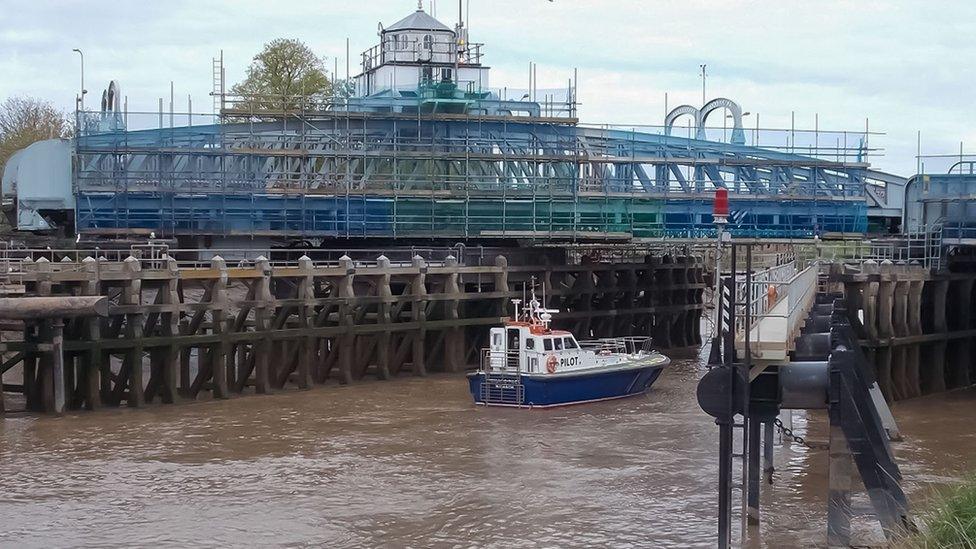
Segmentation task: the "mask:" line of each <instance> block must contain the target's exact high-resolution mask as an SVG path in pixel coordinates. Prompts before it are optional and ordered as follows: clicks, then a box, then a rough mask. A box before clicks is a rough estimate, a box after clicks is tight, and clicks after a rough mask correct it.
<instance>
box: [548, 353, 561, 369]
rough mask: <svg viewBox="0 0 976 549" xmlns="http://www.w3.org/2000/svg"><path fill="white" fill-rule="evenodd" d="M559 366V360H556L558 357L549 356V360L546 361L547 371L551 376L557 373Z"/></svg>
mask: <svg viewBox="0 0 976 549" xmlns="http://www.w3.org/2000/svg"><path fill="white" fill-rule="evenodd" d="M557 364H559V359H557V358H556V355H549V358H547V359H546V371H547V372H549V373H550V374H554V373H556V365H557Z"/></svg>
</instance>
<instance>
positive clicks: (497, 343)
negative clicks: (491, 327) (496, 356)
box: [491, 332, 502, 347]
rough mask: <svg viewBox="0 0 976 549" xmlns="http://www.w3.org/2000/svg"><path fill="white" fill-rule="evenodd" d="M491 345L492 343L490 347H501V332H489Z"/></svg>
mask: <svg viewBox="0 0 976 549" xmlns="http://www.w3.org/2000/svg"><path fill="white" fill-rule="evenodd" d="M491 345H492V347H501V346H502V334H499V333H497V332H496V333H494V334H491Z"/></svg>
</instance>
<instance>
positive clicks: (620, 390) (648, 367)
mask: <svg viewBox="0 0 976 549" xmlns="http://www.w3.org/2000/svg"><path fill="white" fill-rule="evenodd" d="M512 303H513V304H514V306H515V318H514V320H511V319H510V320H507V321H506V322H505V324H504V326H500V327H495V328H492V329H491V331H490V334H489V338H490V340H489V347H488V348H486V349H482V354H481V356H482V360H481V366H480V367H479V368H478V370H477V371H475V372H471V373H469V374H468V383H469V386H470V389H471V395H472V396H473V397H474V401H475V403H476V404H482V405H486V406H513V407H520V408H521V407H525V408H547V407H554V406H566V405H570V404H582V403H586V402H596V401H600V400H610V399H615V398H623V397H628V396H634V395H639V394H642V393H644V392H646V391H647V390H648V389H649V388H650V387H651V384H653V383H654V382H655V381H656V380H657V378H658V376H660V375H661V372H662V371H663V370H664V369H665V368H666V367H667V366H668V364H670V362H671V360H670V359H669V358H668V357H666V356H664V355H662V354H661V353H659V352H657V351H655V350H653V349H652V347H651V338H649V337H623V338H610V339H599V340H595V341H577V340H576V337H575V336H574V335H573V334H572V333H570V332H567V331H563V330H553V329H551V328H550V324H551V322H552V317H553V315H554V314H557V313H558V312H559V311H558V310H557V309H546V308H545V307H543V305H542V303H540V302H539V301H538V300H537V299H536V296H535V290H534V288H533V290H532V298H531V301H529V303H528V305H527V307H525V310H524V311H523V310H521V309H520V305H521V303H522V300H517V299H513V300H512Z"/></svg>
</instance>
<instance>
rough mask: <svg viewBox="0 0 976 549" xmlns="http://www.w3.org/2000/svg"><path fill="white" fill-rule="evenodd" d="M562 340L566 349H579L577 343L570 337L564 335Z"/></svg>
mask: <svg viewBox="0 0 976 549" xmlns="http://www.w3.org/2000/svg"><path fill="white" fill-rule="evenodd" d="M563 342H565V344H566V348H567V349H579V345H577V344H576V342H575V341H573V338H571V337H564V338H563Z"/></svg>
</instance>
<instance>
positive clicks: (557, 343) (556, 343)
mask: <svg viewBox="0 0 976 549" xmlns="http://www.w3.org/2000/svg"><path fill="white" fill-rule="evenodd" d="M552 344H553V347H554V348H555V349H556V350H557V351H562V350H563V338H561V337H557V338H554V339H553V340H552Z"/></svg>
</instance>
